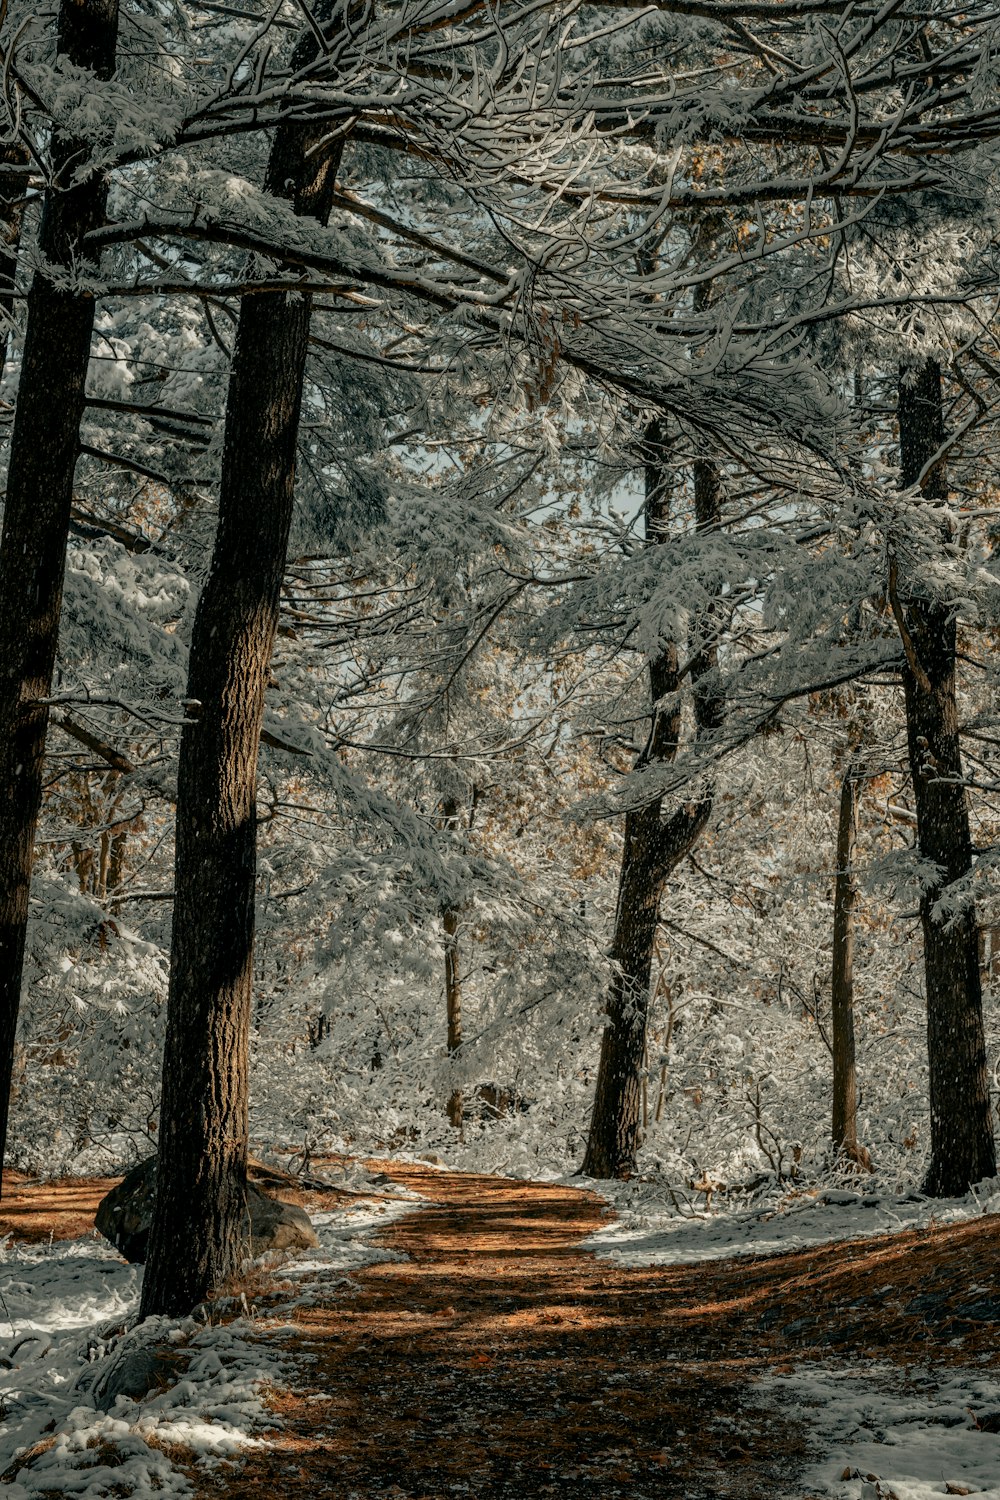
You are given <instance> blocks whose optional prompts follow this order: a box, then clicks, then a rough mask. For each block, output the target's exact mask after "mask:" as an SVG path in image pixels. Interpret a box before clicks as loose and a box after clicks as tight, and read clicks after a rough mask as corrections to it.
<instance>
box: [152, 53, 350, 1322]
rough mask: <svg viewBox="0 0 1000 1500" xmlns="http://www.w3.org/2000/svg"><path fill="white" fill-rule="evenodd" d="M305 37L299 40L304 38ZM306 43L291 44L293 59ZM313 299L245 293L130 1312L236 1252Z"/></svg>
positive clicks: (294, 186) (273, 182)
mask: <svg viewBox="0 0 1000 1500" xmlns="http://www.w3.org/2000/svg"><path fill="white" fill-rule="evenodd" d="M300 50H301V49H300ZM307 60H308V56H300V57H299V59H298V62H297V65H298V66H301V65H302V64H303V62H304V61H307ZM322 141H323V133H321V132H319V131H310V129H309V127H308V126H304V125H298V124H294V125H285V126H282V127H281V128H280V129H279V130H278V133H277V135H276V137H275V140H274V144H273V147H272V150H271V157H270V160H269V163H268V171H267V178H266V184H265V185H266V188H267V190H268V191H269V192H270V193H272V194H273V195H274V196H276V197H284V198H286V199H290V200H291V201H292V202H293V204H294V206H295V210H296V212H297V213H298V214H300V215H309V216H311V217H313V218H316V219H319V220H320V222H323V223H325V222H326V220H327V219H328V218H329V214H330V206H331V197H332V194H333V191H334V187H335V178H336V173H337V169H338V167H339V163H340V154H341V147H340V146H339V145H338V146H337V147H335V148H324V147H323V145H322ZM310 312H311V298H310V297H309V296H308V295H307V294H304V293H302V292H299V291H294V290H291V291H288V292H265V293H260V294H257V295H254V296H248V297H244V299H243V302H242V304H241V307H240V319H239V328H238V331H237V335H236V345H235V348H234V351H233V364H232V371H231V374H230V381H229V393H228V398H227V402H226V428H225V436H224V442H223V456H222V477H221V487H220V493H219V522H218V530H217V533H216V539H215V547H214V550H213V554H212V564H211V568H210V571H209V576H208V579H207V581H206V583H205V587H204V589H203V591H202V594H201V598H200V600H199V602H198V609H197V612H196V615H195V623H194V631H193V635H192V640H191V657H190V666H189V675H188V698H189V700H191V706H190V709H189V713H188V719H187V722H186V723H185V725H184V729H183V732H182V735H181V748H180V765H179V772H178V786H177V834H176V855H175V872H176V873H175V890H176V897H175V902H174V926H173V939H172V945H171V954H170V991H169V1000H168V1006H167V1035H166V1042H165V1046H164V1055H163V1095H162V1102H161V1115H160V1134H159V1164H158V1169H157V1191H156V1203H155V1208H154V1213H153V1222H152V1228H151V1232H150V1237H149V1253H148V1259H147V1264H146V1273H145V1278H144V1283H143V1293H142V1305H141V1316H142V1317H148V1316H150V1315H151V1314H155V1313H163V1314H167V1315H170V1316H176V1315H178V1314H182V1313H186V1312H189V1311H190V1310H191V1308H192V1307H194V1306H195V1305H196V1304H197V1303H199V1302H201V1301H203V1300H204V1299H205V1298H206V1297H207V1296H208V1295H209V1294H210V1293H211V1292H212V1290H213V1289H214V1288H216V1287H218V1286H219V1285H220V1284H221V1283H222V1281H223V1280H224V1279H225V1278H226V1277H227V1276H229V1275H230V1274H231V1273H232V1272H233V1271H234V1270H235V1269H236V1267H237V1266H238V1263H239V1255H240V1246H239V1226H240V1220H241V1217H242V1213H243V1208H244V1204H245V1199H246V1163H247V1109H248V1053H249V1036H250V1015H251V983H252V974H253V941H254V899H255V894H256V842H257V841H256V832H257V822H256V801H257V755H258V748H259V742H260V730H261V723H262V720H263V713H264V693H265V688H266V684H267V675H268V667H269V664H270V660H271V651H272V647H273V644H274V637H275V632H276V629H277V624H278V614H279V591H280V587H281V581H282V576H283V574H284V567H285V556H286V552H287V548H288V535H289V529H290V526H291V520H292V506H293V495H294V485H295V453H296V442H297V437H298V426H299V411H300V407H301V400H302V388H303V381H304V376H305V364H306V354H307V349H308V340H309V320H310Z"/></svg>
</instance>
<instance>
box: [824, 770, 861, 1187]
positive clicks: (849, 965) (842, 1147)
mask: <svg viewBox="0 0 1000 1500" xmlns="http://www.w3.org/2000/svg"><path fill="white" fill-rule="evenodd" d="M858 785H859V783H858V779H857V774H856V766H855V765H854V764H853V762H852V763H851V764H849V765H848V767H847V769H846V771H845V772H844V779H843V781H842V782H841V786H840V816H839V819H838V822H837V868H836V873H835V875H834V885H833V972H832V976H831V983H830V992H831V1010H832V1031H833V1038H832V1047H833V1128H832V1136H833V1145H834V1150H835V1152H836V1154H837V1156H838V1158H839V1159H840V1160H841V1161H846V1162H851V1163H853V1164H854V1165H855V1166H859V1167H863V1168H864V1169H865V1170H866V1171H870V1170H871V1159H870V1157H869V1155H868V1152H867V1151H866V1150H865V1148H864V1147H863V1146H861V1145H859V1144H858V1083H857V1072H856V1065H855V1054H854V905H855V901H856V900H857V882H856V880H855V878H854V843H855V839H856V838H857V826H858Z"/></svg>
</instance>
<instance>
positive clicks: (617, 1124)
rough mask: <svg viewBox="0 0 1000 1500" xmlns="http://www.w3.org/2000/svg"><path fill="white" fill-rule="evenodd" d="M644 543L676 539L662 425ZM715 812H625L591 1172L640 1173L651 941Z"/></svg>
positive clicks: (663, 725)
mask: <svg viewBox="0 0 1000 1500" xmlns="http://www.w3.org/2000/svg"><path fill="white" fill-rule="evenodd" d="M645 447H646V474H645V488H646V542H647V545H650V546H662V545H663V544H664V543H666V542H667V541H668V539H669V520H670V501H669V496H668V493H667V473H666V469H665V455H664V441H663V435H662V429H661V427H660V424H659V423H658V422H653V423H651V424H650V426H649V427H648V428H647V431H646V439H645ZM695 516H696V522H697V526H698V529H699V530H710V529H713V528H715V527H717V526H718V525H719V520H720V500H719V480H718V473H717V470H716V468H715V465H714V464H711V463H708V462H705V461H699V462H698V463H697V464H696V465H695ZM714 623H715V622H714V621H713V619H712V618H711V611H706V614H705V618H703V619H701V620H698V621H696V622H695V623H694V625H693V627H692V631H691V637H692V640H691V649H692V651H693V657H692V665H691V679H692V684H693V692H694V705H695V717H696V721H697V725H698V732H699V733H705V732H709V731H711V730H714V729H716V728H717V727H718V725H719V723H720V722H721V716H722V703H721V700H720V698H719V695H718V690H717V686H716V682H715V669H716V664H717V652H716V646H715V632H714ZM678 665H679V663H678V651H677V645H676V642H670V643H669V644H668V645H667V646H666V647H664V649H663V650H662V651H661V653H660V655H659V656H658V657H656V658H655V659H654V660H652V661H651V662H650V664H649V683H650V696H651V699H652V709H653V716H652V724H651V728H650V733H649V738H648V740H647V743H646V747H645V749H644V750H643V752H642V754H641V755H640V757H639V760H638V762H637V764H638V765H644V764H650V763H652V762H661V763H662V762H664V761H671V760H673V759H674V758H675V756H676V754H677V743H678V736H679V734H680V728H681V709H680V702H679V695H678V692H677V689H678V687H679V676H678ZM711 810H712V798H711V794H710V793H709V792H708V791H707V789H706V790H703V791H702V793H701V795H700V796H698V797H697V798H696V799H694V800H693V801H691V802H689V803H685V804H684V805H683V806H681V807H680V808H678V809H677V811H676V812H674V813H672V814H671V815H670V817H669V818H667V819H666V820H665V821H664V819H663V818H662V815H661V814H662V801H661V800H657V801H655V802H653V803H651V804H650V805H649V806H648V807H643V808H639V809H636V810H635V811H632V812H628V813H626V815H625V840H624V846H623V849H622V863H621V872H620V875H619V879H618V903H617V908H616V913H615V928H614V936H613V939H612V943H611V953H610V957H611V959H612V961H613V962H614V964H615V976H614V979H613V980H612V982H611V989H610V992H609V994H608V1001H607V1015H608V1021H607V1024H606V1026H605V1028H604V1035H603V1037H602V1039H601V1057H600V1062H599V1064H598V1069H597V1084H596V1087H595V1091H594V1109H593V1114H592V1115H591V1119H590V1133H589V1136H588V1138H587V1150H586V1154H585V1156H584V1160H583V1166H582V1167H581V1171H582V1172H583V1173H584V1174H585V1175H586V1176H588V1177H603V1178H608V1177H628V1176H630V1175H631V1173H632V1172H634V1171H635V1159H636V1150H637V1147H638V1144H639V1125H640V1120H641V1117H642V1076H643V1054H644V1051H645V1045H646V1021H647V1016H648V1011H649V980H650V973H651V970H652V963H653V946H654V943H655V941H656V928H657V923H658V921H659V916H660V899H661V897H662V895H663V889H664V886H665V885H666V882H667V880H668V878H669V876H670V874H671V872H672V871H673V870H674V868H675V867H676V866H677V864H679V862H680V861H681V859H683V857H684V855H685V854H687V852H688V850H689V849H691V848H692V846H693V845H694V844H695V843H696V841H697V840H698V838H699V837H700V835H701V832H702V830H703V829H704V827H705V825H706V823H707V822H708V819H709V816H710V814H711Z"/></svg>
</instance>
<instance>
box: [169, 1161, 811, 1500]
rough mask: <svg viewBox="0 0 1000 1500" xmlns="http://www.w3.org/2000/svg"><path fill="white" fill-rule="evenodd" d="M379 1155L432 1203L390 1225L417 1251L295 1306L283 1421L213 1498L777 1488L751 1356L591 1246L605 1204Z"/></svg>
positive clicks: (773, 1429) (278, 1399)
mask: <svg viewBox="0 0 1000 1500" xmlns="http://www.w3.org/2000/svg"><path fill="white" fill-rule="evenodd" d="M380 1165H381V1167H382V1169H383V1170H385V1171H386V1172H388V1173H390V1174H391V1176H392V1177H393V1178H394V1179H395V1180H396V1181H397V1182H400V1183H402V1184H404V1185H405V1186H407V1187H409V1188H413V1189H415V1190H416V1191H417V1192H419V1193H421V1194H423V1195H424V1196H425V1197H426V1198H427V1199H429V1200H430V1202H429V1203H428V1206H427V1207H425V1208H423V1209H421V1210H418V1211H417V1212H416V1213H414V1214H412V1215H410V1216H408V1217H407V1218H405V1219H403V1220H401V1221H400V1222H398V1223H397V1224H394V1225H392V1226H391V1227H389V1228H388V1229H387V1230H386V1231H385V1232H384V1233H383V1235H382V1236H381V1238H382V1241H383V1243H385V1244H386V1245H387V1246H388V1247H389V1248H391V1249H393V1250H395V1251H397V1252H398V1251H401V1252H403V1253H405V1255H406V1256H407V1257H408V1259H407V1260H405V1261H400V1262H390V1263H386V1264H383V1265H377V1266H373V1267H370V1268H368V1269H366V1270H364V1271H362V1272H360V1273H355V1275H354V1277H353V1278H352V1279H353V1280H355V1282H356V1290H354V1291H353V1292H349V1293H348V1294H347V1295H346V1296H345V1295H344V1294H343V1291H342V1290H341V1292H340V1293H339V1295H338V1294H337V1293H336V1292H331V1295H330V1298H329V1302H328V1304H327V1305H325V1306H317V1307H308V1308H301V1309H299V1310H297V1312H296V1322H297V1323H298V1324H299V1326H300V1328H301V1333H300V1334H299V1335H298V1337H297V1338H295V1339H293V1340H291V1341H290V1342H289V1349H290V1350H291V1351H292V1352H295V1353H297V1354H299V1355H301V1356H304V1358H303V1360H302V1363H301V1365H300V1367H299V1370H300V1377H301V1378H300V1380H297V1381H296V1388H295V1389H294V1390H285V1391H278V1390H276V1391H274V1392H273V1393H272V1404H273V1406H274V1408H275V1410H276V1413H277V1414H278V1416H279V1417H280V1419H281V1422H282V1424H283V1426H282V1429H281V1430H280V1431H278V1432H275V1433H274V1434H273V1435H272V1437H271V1438H270V1440H269V1445H268V1448H267V1450H265V1451H258V1452H256V1453H254V1454H253V1455H252V1456H250V1457H249V1458H248V1459H247V1460H245V1461H244V1462H243V1463H242V1465H241V1467H240V1471H239V1472H238V1473H232V1472H230V1473H227V1474H225V1475H223V1474H221V1473H220V1474H219V1475H218V1476H216V1478H215V1479H214V1480H212V1481H207V1482H206V1481H205V1480H204V1479H202V1480H201V1484H200V1488H199V1496H200V1497H202V1500H208V1497H218V1496H220V1495H225V1496H226V1497H227V1500H251V1497H252V1496H253V1497H256V1495H257V1494H258V1492H259V1491H260V1489H261V1487H262V1486H264V1487H265V1488H267V1489H270V1490H271V1492H272V1493H273V1494H276V1495H281V1496H284V1497H289V1500H293V1497H294V1500H300V1497H301V1500H306V1497H307V1496H336V1497H337V1500H438V1497H444V1496H462V1495H475V1496H489V1497H491V1500H508V1497H509V1500H532V1497H535V1496H539V1497H541V1496H550V1495H555V1496H558V1495H573V1496H582V1497H586V1496H594V1497H597V1496H600V1497H602V1500H611V1497H616V1496H623V1497H625V1496H627V1497H629V1500H645V1497H647V1496H648V1497H654V1496H655V1497H657V1500H663V1497H665V1496H672V1495H676V1496H682V1495H683V1496H685V1497H691V1500H697V1497H699V1496H706V1497H708V1496H713V1497H717V1496H723V1495H725V1496H732V1497H748V1500H749V1497H759V1496H764V1495H773V1494H777V1493H779V1491H778V1489H776V1487H775V1486H776V1483H777V1479H778V1477H779V1475H781V1474H783V1475H784V1476H785V1478H787V1477H788V1473H789V1463H790V1461H792V1462H794V1459H795V1458H796V1457H797V1456H798V1455H799V1454H800V1453H801V1452H802V1444H801V1441H800V1438H799V1436H798V1434H797V1432H796V1431H795V1430H794V1426H793V1424H792V1423H791V1421H787V1422H785V1423H784V1424H782V1423H781V1422H778V1423H777V1424H776V1420H775V1416H774V1414H773V1413H771V1412H767V1411H763V1410H761V1409H760V1408H759V1407H758V1406H756V1405H755V1404H753V1403H750V1404H749V1405H748V1404H746V1395H747V1389H746V1388H747V1383H748V1376H749V1375H750V1373H751V1370H750V1368H749V1365H748V1360H747V1357H746V1351H745V1350H744V1351H741V1352H737V1351H735V1350H732V1349H730V1350H727V1351H725V1352H724V1353H723V1351H721V1350H720V1349H719V1347H718V1342H717V1340H716V1338H715V1337H714V1336H712V1335H711V1334H710V1330H709V1329H708V1328H705V1327H702V1326H700V1325H696V1324H695V1322H694V1321H693V1320H690V1319H689V1318H686V1317H685V1307H684V1305H683V1302H682V1301H679V1299H678V1298H677V1297H676V1294H675V1291H674V1289H673V1288H672V1287H671V1282H670V1278H669V1277H666V1276H664V1275H663V1273H645V1272H636V1271H634V1270H633V1271H629V1270H623V1269H620V1268H619V1269H616V1268H614V1267H612V1266H610V1265H608V1264H607V1263H606V1262H600V1261H597V1260H596V1259H595V1258H594V1257H593V1256H592V1255H590V1254H587V1253H585V1252H581V1251H580V1249H579V1248H578V1247H579V1243H580V1241H581V1240H582V1239H583V1238H584V1237H585V1236H586V1235H588V1234H589V1233H591V1232H592V1231H593V1230H594V1229H595V1228H597V1227H598V1225H599V1224H600V1223H601V1222H603V1221H604V1219H605V1213H606V1211H605V1209H604V1208H603V1205H602V1204H601V1203H600V1201H599V1200H598V1199H597V1198H596V1197H594V1196H593V1195H592V1194H589V1193H585V1192H583V1191H579V1190H576V1189H572V1188H566V1187H561V1186H545V1185H540V1184H537V1183H525V1182H514V1181H507V1180H504V1179H501V1178H495V1177H476V1176H470V1175H465V1174H458V1173H451V1172H441V1171H433V1170H430V1169H423V1168H420V1167H400V1166H399V1165H398V1164H393V1163H381V1164H380ZM654 1288H655V1292H654ZM651 1293H654V1295H653V1297H652V1298H651V1295H650V1294H651ZM699 1302H700V1299H699ZM687 1311H688V1312H689V1311H690V1308H688V1309H687ZM755 1364H756V1366H757V1367H758V1368H759V1367H760V1364H761V1361H760V1360H759V1358H758V1359H757V1360H756V1361H755ZM782 1427H783V1430H782Z"/></svg>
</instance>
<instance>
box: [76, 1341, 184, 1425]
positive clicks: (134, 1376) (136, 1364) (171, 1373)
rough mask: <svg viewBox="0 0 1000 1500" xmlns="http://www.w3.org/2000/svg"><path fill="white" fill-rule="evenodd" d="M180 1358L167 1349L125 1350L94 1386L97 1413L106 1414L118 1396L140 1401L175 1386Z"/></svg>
mask: <svg viewBox="0 0 1000 1500" xmlns="http://www.w3.org/2000/svg"><path fill="white" fill-rule="evenodd" d="M180 1373H181V1356H180V1355H179V1354H178V1353H177V1352H176V1351H175V1350H167V1349H156V1348H148V1349H142V1348H139V1349H125V1350H123V1351H122V1353H121V1354H120V1355H119V1357H118V1358H117V1359H115V1360H114V1361H113V1362H112V1364H111V1366H110V1368H109V1369H108V1370H107V1371H106V1372H105V1373H103V1374H102V1375H101V1377H100V1379H99V1380H98V1381H97V1384H96V1385H95V1387H94V1405H95V1406H96V1407H97V1410H98V1411H110V1410H111V1408H112V1407H113V1406H114V1404H115V1402H116V1401H117V1400H118V1397H119V1396H127V1397H128V1398H129V1400H130V1401H142V1400H143V1398H144V1397H146V1396H148V1395H149V1393H150V1391H154V1390H156V1389H158V1388H160V1389H163V1388H166V1387H167V1386H172V1385H175V1384H176V1383H177V1377H178V1375H179V1374H180Z"/></svg>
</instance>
